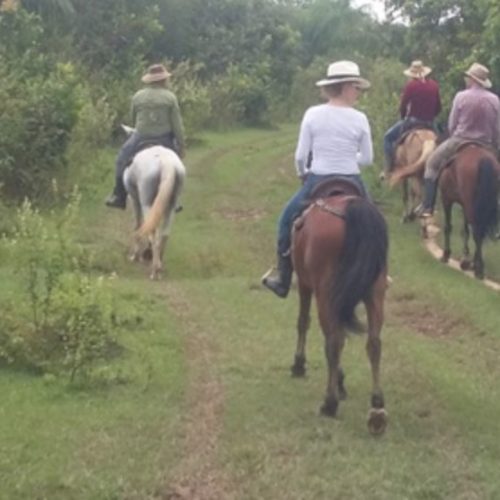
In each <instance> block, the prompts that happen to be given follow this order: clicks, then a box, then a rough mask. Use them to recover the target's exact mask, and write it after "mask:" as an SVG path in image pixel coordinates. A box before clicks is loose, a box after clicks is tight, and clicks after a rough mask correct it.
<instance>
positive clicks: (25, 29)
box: [0, 9, 78, 199]
mask: <svg viewBox="0 0 500 500" xmlns="http://www.w3.org/2000/svg"><path fill="white" fill-rule="evenodd" d="M14 35H15V36H14ZM42 35H43V30H42V27H41V24H40V22H39V19H38V18H37V17H36V16H33V15H28V14H27V13H26V12H25V11H23V10H22V9H19V10H18V11H14V12H12V13H7V14H4V15H2V16H0V100H1V102H2V107H1V108H0V150H1V151H2V156H1V157H0V183H1V184H2V185H3V189H4V192H5V193H7V194H8V195H9V196H11V197H14V198H18V199H22V198H24V197H25V196H30V197H40V196H43V195H45V193H46V191H47V190H48V188H49V186H50V183H51V181H52V178H53V177H54V176H55V175H56V174H57V172H58V171H59V169H60V167H61V166H62V165H64V154H65V152H66V148H67V145H68V142H69V138H70V134H71V130H72V128H73V126H74V124H75V123H76V119H77V115H78V101H77V95H76V85H77V80H76V77H75V74H74V71H73V67H72V66H71V65H70V64H66V65H63V64H56V63H55V62H53V61H51V59H50V58H49V57H47V56H46V55H45V54H44V51H43V50H42V46H41V40H42Z"/></svg>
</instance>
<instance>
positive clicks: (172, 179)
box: [137, 157, 177, 238]
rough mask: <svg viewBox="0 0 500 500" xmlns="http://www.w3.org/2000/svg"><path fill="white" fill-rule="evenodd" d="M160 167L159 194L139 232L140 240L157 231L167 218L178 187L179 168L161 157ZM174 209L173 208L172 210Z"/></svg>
mask: <svg viewBox="0 0 500 500" xmlns="http://www.w3.org/2000/svg"><path fill="white" fill-rule="evenodd" d="M160 166H161V174H160V184H159V186H158V192H157V194H156V196H155V199H154V201H153V205H152V206H151V209H150V210H149V212H148V214H147V215H146V217H145V218H144V222H143V223H142V225H141V227H140V228H139V229H138V230H137V236H139V237H140V238H144V237H146V236H148V235H149V234H151V233H152V232H154V231H155V230H156V229H157V227H158V226H159V224H160V222H161V220H162V218H163V217H164V216H165V213H166V210H167V207H168V205H169V204H171V203H172V195H173V194H174V191H175V187H176V177H177V168H176V167H175V166H174V165H173V164H172V163H171V162H168V161H166V160H165V159H164V158H162V157H160ZM173 208H174V207H171V209H173Z"/></svg>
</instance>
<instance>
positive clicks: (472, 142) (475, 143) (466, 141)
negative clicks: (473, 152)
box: [443, 139, 497, 169]
mask: <svg viewBox="0 0 500 500" xmlns="http://www.w3.org/2000/svg"><path fill="white" fill-rule="evenodd" d="M468 146H476V147H478V148H482V149H485V150H486V151H489V152H490V153H492V154H493V155H494V156H495V158H496V157H497V151H496V150H495V148H494V147H493V146H490V145H489V144H485V143H484V142H481V141H476V140H474V139H464V140H463V141H462V142H461V143H460V144H458V146H457V148H456V149H455V151H454V152H453V153H452V154H451V156H450V157H449V158H448V159H447V160H446V162H445V163H444V165H443V169H444V168H447V167H449V166H450V165H451V164H452V163H453V162H454V161H455V159H456V157H457V156H458V153H460V151H462V150H463V149H465V148H466V147H468Z"/></svg>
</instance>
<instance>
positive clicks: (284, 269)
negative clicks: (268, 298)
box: [262, 254, 293, 299]
mask: <svg viewBox="0 0 500 500" xmlns="http://www.w3.org/2000/svg"><path fill="white" fill-rule="evenodd" d="M292 273H293V267H292V258H291V257H290V255H286V256H284V255H280V254H278V277H277V278H273V277H271V276H269V275H270V272H268V273H266V274H265V275H264V276H263V278H262V284H263V285H265V286H266V287H267V288H269V290H272V291H273V292H274V293H275V294H276V295H277V296H278V297H281V298H282V299H284V298H285V297H286V296H287V295H288V292H289V291H290V284H291V282H292Z"/></svg>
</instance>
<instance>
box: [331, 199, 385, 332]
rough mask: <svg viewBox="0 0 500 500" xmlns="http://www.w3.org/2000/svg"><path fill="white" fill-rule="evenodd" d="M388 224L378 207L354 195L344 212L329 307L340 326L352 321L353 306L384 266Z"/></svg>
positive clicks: (363, 295)
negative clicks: (338, 255) (340, 250)
mask: <svg viewBox="0 0 500 500" xmlns="http://www.w3.org/2000/svg"><path fill="white" fill-rule="evenodd" d="M388 247H389V241H388V236H387V225H386V222H385V219H384V217H383V216H382V214H381V213H380V212H379V210H378V209H377V207H376V206H375V205H374V204H373V203H371V202H370V201H368V200H366V199H364V198H355V199H353V200H351V201H350V202H349V204H348V206H347V209H346V213H345V238H344V246H343V248H342V253H341V256H340V262H339V265H338V268H337V269H338V271H337V274H336V276H335V277H334V280H333V288H332V294H331V300H332V302H331V308H332V313H333V314H334V318H335V319H336V320H337V321H340V325H341V326H343V327H349V325H351V324H353V322H354V320H355V318H354V310H355V308H356V306H357V305H358V303H359V302H360V301H361V300H364V299H365V298H367V297H368V295H369V294H370V292H371V289H372V286H373V284H374V283H375V281H376V279H377V278H378V277H379V275H380V273H381V272H382V271H383V270H384V268H386V266H387V252H388Z"/></svg>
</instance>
